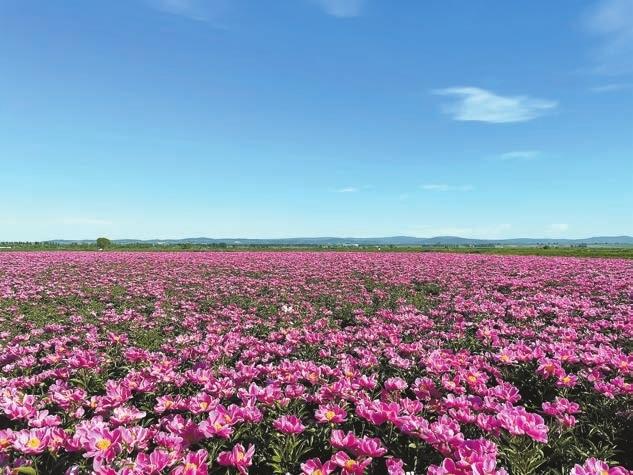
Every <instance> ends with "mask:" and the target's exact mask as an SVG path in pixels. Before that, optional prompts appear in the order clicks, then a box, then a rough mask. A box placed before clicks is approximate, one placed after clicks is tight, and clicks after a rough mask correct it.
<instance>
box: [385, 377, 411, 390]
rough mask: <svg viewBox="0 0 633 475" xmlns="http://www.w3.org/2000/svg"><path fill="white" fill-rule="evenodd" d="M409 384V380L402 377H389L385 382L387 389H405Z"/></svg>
mask: <svg viewBox="0 0 633 475" xmlns="http://www.w3.org/2000/svg"><path fill="white" fill-rule="evenodd" d="M408 386H409V385H408V384H407V382H406V381H405V380H404V379H402V378H389V379H387V380H386V381H385V383H384V387H385V390H386V391H404V390H405V389H407V387H408Z"/></svg>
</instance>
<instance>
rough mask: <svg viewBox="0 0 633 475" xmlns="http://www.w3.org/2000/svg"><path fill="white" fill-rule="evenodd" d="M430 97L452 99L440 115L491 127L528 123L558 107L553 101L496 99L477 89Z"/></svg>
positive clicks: (452, 89) (444, 91)
mask: <svg viewBox="0 0 633 475" xmlns="http://www.w3.org/2000/svg"><path fill="white" fill-rule="evenodd" d="M433 93H434V94H439V95H443V96H453V97H455V98H456V100H455V101H454V102H453V103H451V104H446V105H445V106H444V112H445V113H447V114H449V115H451V116H452V117H453V119H455V120H463V121H478V122H489V123H493V124H503V123H508V122H525V121H528V120H532V119H535V118H537V117H539V116H542V115H543V114H546V113H547V112H548V111H550V110H552V109H554V108H555V107H556V106H557V105H558V103H557V102H556V101H550V100H545V99H536V98H532V97H529V96H500V95H498V94H495V93H493V92H490V91H487V90H485V89H480V88H478V87H449V88H446V89H438V90H435V91H433Z"/></svg>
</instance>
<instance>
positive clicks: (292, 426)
mask: <svg viewBox="0 0 633 475" xmlns="http://www.w3.org/2000/svg"><path fill="white" fill-rule="evenodd" d="M273 427H274V428H275V429H277V430H278V431H279V432H283V433H284V434H301V433H302V432H303V431H304V430H305V426H304V425H303V424H302V423H301V419H299V418H298V417H297V416H281V417H280V418H279V419H276V420H275V421H274V422H273Z"/></svg>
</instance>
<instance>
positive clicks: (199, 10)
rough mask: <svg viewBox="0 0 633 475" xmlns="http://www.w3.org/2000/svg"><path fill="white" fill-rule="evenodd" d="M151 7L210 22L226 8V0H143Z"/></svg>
mask: <svg viewBox="0 0 633 475" xmlns="http://www.w3.org/2000/svg"><path fill="white" fill-rule="evenodd" d="M145 2H146V3H147V4H148V5H149V6H150V7H152V8H155V9H156V10H160V11H161V12H165V13H170V14H172V15H178V16H182V17H185V18H189V19H190V20H196V21H204V22H210V21H212V20H215V19H217V17H218V16H219V15H220V14H221V13H222V11H223V10H225V8H226V6H227V5H226V0H145Z"/></svg>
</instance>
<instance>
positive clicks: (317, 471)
mask: <svg viewBox="0 0 633 475" xmlns="http://www.w3.org/2000/svg"><path fill="white" fill-rule="evenodd" d="M312 475H323V472H322V471H321V469H320V468H317V469H316V470H315V471H314V472H312Z"/></svg>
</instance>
